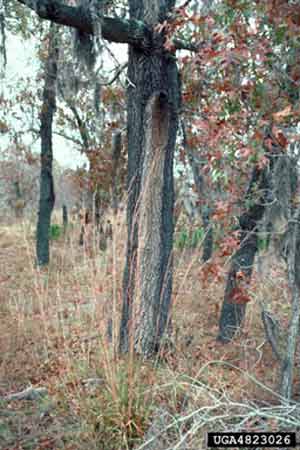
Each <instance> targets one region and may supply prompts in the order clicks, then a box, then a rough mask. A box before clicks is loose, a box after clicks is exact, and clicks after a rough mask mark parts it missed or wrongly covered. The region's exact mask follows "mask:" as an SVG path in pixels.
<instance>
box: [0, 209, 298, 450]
mask: <svg viewBox="0 0 300 450" xmlns="http://www.w3.org/2000/svg"><path fill="white" fill-rule="evenodd" d="M112 222H113V241H112V242H110V244H109V246H108V249H107V251H106V252H99V251H96V249H95V248H94V247H93V246H90V247H80V246H78V239H79V227H78V226H75V227H73V228H72V229H71V230H70V231H69V232H68V233H67V235H66V236H64V237H61V238H60V239H59V240H57V241H55V242H53V244H52V252H51V264H50V267H49V269H47V270H37V269H36V268H35V264H34V254H35V248H34V247H35V244H34V230H33V228H32V227H31V226H30V225H29V224H21V223H19V224H14V225H10V226H4V225H1V227H0V274H1V275H0V324H1V325H0V327H1V329H0V380H1V381H0V396H4V395H6V394H7V393H10V392H17V391H20V390H22V389H24V388H25V387H27V386H28V385H30V384H32V385H34V386H44V387H46V388H47V390H48V393H49V395H48V397H47V398H46V399H44V400H43V401H41V402H28V401H18V402H11V403H10V404H7V403H5V402H3V404H2V408H1V403H0V442H1V439H2V442H4V444H0V448H1V449H10V450H12V449H15V450H16V449H24V450H25V449H57V450H59V449H65V450H73V449H83V450H93V449H95V450H96V449H97V450H99V449H105V450H121V449H122V450H123V449H129V448H154V447H150V441H151V439H152V437H153V435H151V433H150V437H149V431H148V434H147V430H149V428H150V430H151V429H152V428H151V427H152V426H153V423H154V422H155V420H156V419H155V417H156V416H157V414H158V413H157V411H159V408H160V410H161V409H162V410H163V411H168V414H169V416H168V417H169V419H166V421H165V437H164V438H161V439H160V444H161V445H164V447H161V449H164V450H165V449H167V447H168V445H170V448H183V447H180V446H182V445H183V441H185V445H186V447H185V448H197V449H201V448H205V446H204V445H205V444H204V435H205V434H204V432H205V431H207V430H209V429H214V430H215V429H216V426H218V427H219V429H220V431H222V430H223V431H224V428H225V429H226V426H227V427H233V426H235V425H236V424H237V423H241V422H243V424H244V426H245V429H247V427H250V429H251V427H252V429H255V430H257V429H263V428H259V427H262V426H263V427H265V428H264V429H266V427H267V429H269V430H270V429H271V427H272V426H273V425H274V423H277V424H278V423H279V422H280V420H281V419H280V420H279V419H278V417H277V416H278V414H279V413H278V414H277V415H276V414H275V415H274V411H273V410H272V409H268V410H259V407H261V408H272V405H275V404H277V403H278V398H277V396H276V394H275V392H276V389H277V384H278V381H279V369H280V367H279V365H278V363H277V362H276V360H275V359H274V357H273V355H272V352H271V349H270V348H269V345H268V344H267V343H266V341H265V336H264V331H263V327H262V323H261V320H260V307H259V301H264V302H265V303H266V304H269V306H270V307H271V308H272V310H273V311H274V312H275V313H276V314H277V315H278V317H279V318H280V320H281V322H282V323H283V324H286V322H287V319H288V314H289V307H288V295H287V294H286V292H287V286H286V278H285V274H284V269H283V267H280V265H279V264H278V263H277V262H276V260H275V259H272V258H270V257H269V256H268V257H267V256H266V261H265V265H268V266H269V267H267V268H265V270H266V272H265V274H263V273H262V271H261V270H259V271H256V272H255V274H254V277H253V282H252V285H251V291H252V297H253V301H252V303H251V304H249V308H248V315H247V322H246V324H245V328H244V330H243V332H242V333H241V336H240V338H239V339H237V340H235V341H234V342H233V343H231V344H227V345H226V346H222V345H220V344H217V343H216V341H215V337H216V334H217V321H218V314H219V309H220V305H221V302H222V296H223V291H224V278H223V280H222V276H221V278H219V279H214V278H210V279H208V280H204V279H203V276H202V271H201V264H200V263H199V256H200V255H199V250H195V251H193V252H191V251H188V252H186V253H185V252H181V253H179V252H178V254H176V258H175V260H176V270H175V276H174V293H173V304H174V308H173V336H172V345H171V346H169V347H166V350H165V351H164V353H163V358H162V359H161V360H159V361H151V362H143V361H140V360H138V359H136V358H134V357H133V355H129V356H127V357H122V358H121V357H120V356H119V355H118V354H117V351H116V350H117V348H116V346H117V342H116V341H117V339H116V338H117V325H118V314H119V313H118V312H119V310H120V303H121V285H122V270H123V263H124V250H125V249H124V245H125V239H124V236H125V235H126V232H125V228H124V222H123V218H122V217H118V218H116V219H114V218H113V219H112ZM225 267H226V265H225ZM223 270H224V274H225V268H223ZM112 312H113V317H114V325H115V326H114V327H113V330H114V332H113V339H112V343H111V342H109V340H108V338H107V320H108V317H109V316H110V315H111V314H112ZM95 379H96V381H95V382H94V381H93V380H95ZM297 386H298V387H299V382H298V380H295V390H296V389H297ZM247 408H248V409H247ZM262 411H264V413H262ZM270 411H271V412H270ZM284 412H285V417H288V418H290V415H289V414H290V412H288V413H287V411H286V410H285V411H284ZM159 414H160V413H159ZM160 415H161V414H160ZM260 415H262V416H263V417H260ZM234 417H235V418H236V419H235V421H234V419H233V418H234ZM241 417H242V418H241ZM280 417H281V416H280ZM291 417H292V416H291ZM290 420H292V418H291V419H290ZM262 423H263V425H262ZM282 423H283V422H282V421H281V422H280V424H281V425H280V426H282ZM216 424H217V425H216ZM234 424H235V425H234ZM272 424H273V425H272ZM274 426H275V425H274ZM286 426H287V425H286ZM152 434H153V433H152ZM145 439H146V440H148V441H149V442H148V444H147V445H148V446H149V447H147V445H146V444H144V446H143V442H144V443H145ZM168 442H169V444H168ZM1 445H2V447H1ZM176 445H177V447H176ZM157 448H158V447H157Z"/></svg>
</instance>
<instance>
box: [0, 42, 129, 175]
mask: <svg viewBox="0 0 300 450" xmlns="http://www.w3.org/2000/svg"><path fill="white" fill-rule="evenodd" d="M6 47H7V66H6V72H5V78H4V79H1V78H0V92H1V91H4V92H5V91H7V87H8V85H17V83H18V81H19V80H20V76H22V77H26V76H30V77H31V78H32V79H34V78H35V74H34V72H35V71H36V70H37V64H35V60H36V56H35V51H34V43H33V42H32V40H31V41H30V40H27V41H25V40H21V39H20V38H19V37H16V36H12V35H10V34H9V35H8V36H7V42H6ZM124 50H125V48H124V46H117V45H115V46H114V48H113V51H114V54H115V55H116V56H117V58H118V60H119V61H120V62H121V63H123V62H124V61H126V58H127V50H125V51H124ZM105 63H107V66H108V69H109V68H110V67H111V62H110V61H109V60H108V59H107V61H105ZM16 126H17V124H16ZM3 139H4V138H3V136H2V137H1V141H2V142H4V140H3ZM0 145H1V143H0ZM34 150H35V151H37V152H39V151H40V147H39V143H37V144H36V145H35V146H34ZM53 156H54V159H55V160H56V161H58V163H59V164H60V165H61V166H63V167H70V168H72V169H76V167H77V166H80V165H82V164H83V163H85V162H87V159H86V158H85V156H84V155H81V154H80V153H79V151H78V150H76V148H74V146H73V145H72V143H70V142H69V141H66V140H65V139H63V138H61V137H59V136H57V135H53Z"/></svg>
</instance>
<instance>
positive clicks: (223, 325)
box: [218, 155, 274, 342]
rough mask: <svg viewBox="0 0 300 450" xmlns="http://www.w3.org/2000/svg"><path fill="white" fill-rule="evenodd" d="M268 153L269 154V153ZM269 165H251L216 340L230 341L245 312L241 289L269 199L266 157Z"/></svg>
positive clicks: (249, 275)
mask: <svg viewBox="0 0 300 450" xmlns="http://www.w3.org/2000/svg"><path fill="white" fill-rule="evenodd" d="M269 156H270V155H269ZM269 159H270V165H269V168H268V167H265V168H263V169H259V168H257V167H255V168H254V170H253V173H252V178H251V181H250V184H249V188H248V192H247V194H246V198H245V204H247V203H249V205H250V206H249V207H248V208H247V209H246V211H245V212H244V213H243V214H242V215H241V216H240V218H239V227H240V235H239V238H240V248H239V249H238V250H237V252H236V253H235V254H234V256H233V258H232V263H231V267H230V270H229V273H228V278H227V284H226V288H225V294H224V301H223V305H222V310H221V316H220V321H219V335H218V340H219V341H221V342H228V341H230V340H231V339H232V338H233V336H234V335H235V333H236V332H237V330H238V329H239V328H240V327H241V325H242V321H243V318H244V316H245V311H246V302H245V292H244V290H245V289H246V288H247V283H249V281H250V279H251V275H252V270H253V263H254V258H255V255H256V252H257V249H258V240H257V231H258V224H259V221H260V220H261V219H262V217H263V215H264V212H265V210H266V207H267V205H268V203H269V202H270V201H271V200H272V199H271V198H270V180H271V175H272V170H273V167H274V160H273V158H272V157H271V156H270V158H269Z"/></svg>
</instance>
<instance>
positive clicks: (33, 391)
mask: <svg viewBox="0 0 300 450" xmlns="http://www.w3.org/2000/svg"><path fill="white" fill-rule="evenodd" d="M46 395H48V391H47V389H46V388H44V387H40V388H34V387H33V386H29V387H28V388H26V389H24V391H21V392H16V393H15V394H9V395H5V396H4V397H2V399H1V400H3V401H6V402H14V401H15V400H39V399H40V398H41V397H45V396H46Z"/></svg>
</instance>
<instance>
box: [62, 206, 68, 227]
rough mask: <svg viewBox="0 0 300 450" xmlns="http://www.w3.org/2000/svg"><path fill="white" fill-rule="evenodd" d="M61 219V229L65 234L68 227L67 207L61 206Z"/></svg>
mask: <svg viewBox="0 0 300 450" xmlns="http://www.w3.org/2000/svg"><path fill="white" fill-rule="evenodd" d="M62 219H63V229H64V232H66V230H67V227H68V208H67V205H63V206H62Z"/></svg>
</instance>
